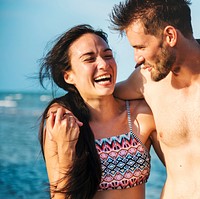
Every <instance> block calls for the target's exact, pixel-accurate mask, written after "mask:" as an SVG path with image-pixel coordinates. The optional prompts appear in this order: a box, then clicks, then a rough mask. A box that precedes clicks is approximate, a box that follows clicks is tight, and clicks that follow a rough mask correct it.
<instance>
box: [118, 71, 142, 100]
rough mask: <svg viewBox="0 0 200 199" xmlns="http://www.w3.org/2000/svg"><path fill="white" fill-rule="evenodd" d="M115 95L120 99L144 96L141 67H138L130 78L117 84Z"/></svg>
mask: <svg viewBox="0 0 200 199" xmlns="http://www.w3.org/2000/svg"><path fill="white" fill-rule="evenodd" d="M114 96H116V97H118V98H120V99H141V98H144V97H143V76H142V74H141V68H140V67H138V68H136V69H135V70H134V71H133V72H132V73H131V75H130V76H129V77H128V79H126V80H124V81H122V82H119V83H117V84H116V87H115V91H114Z"/></svg>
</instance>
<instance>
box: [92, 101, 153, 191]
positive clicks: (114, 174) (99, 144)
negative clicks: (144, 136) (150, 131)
mask: <svg viewBox="0 0 200 199" xmlns="http://www.w3.org/2000/svg"><path fill="white" fill-rule="evenodd" d="M126 109H127V114H128V124H129V129H130V132H129V133H126V134H121V135H119V136H112V137H109V138H103V139H96V140H95V143H96V148H97V151H98V154H99V156H100V160H101V168H102V176H101V183H100V185H99V190H98V191H103V190H113V189H126V188H131V187H135V186H137V185H140V184H143V183H145V182H147V179H148V178H149V175H150V154H149V151H148V149H147V148H146V147H145V145H144V144H143V143H142V142H141V141H140V140H139V138H138V137H137V136H136V135H135V134H134V133H133V132H132V124H131V115H130V107H129V102H128V101H126Z"/></svg>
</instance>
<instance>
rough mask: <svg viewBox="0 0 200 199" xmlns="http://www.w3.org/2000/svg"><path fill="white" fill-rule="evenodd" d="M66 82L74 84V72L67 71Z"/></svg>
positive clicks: (65, 74)
mask: <svg viewBox="0 0 200 199" xmlns="http://www.w3.org/2000/svg"><path fill="white" fill-rule="evenodd" d="M64 80H65V81H66V82H67V83H68V84H74V81H73V74H72V71H65V73H64Z"/></svg>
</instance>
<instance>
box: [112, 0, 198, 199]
mask: <svg viewBox="0 0 200 199" xmlns="http://www.w3.org/2000/svg"><path fill="white" fill-rule="evenodd" d="M189 4H190V2H189V1H187V0H176V1H175V0H127V1H126V2H125V3H120V4H119V5H115V7H114V8H113V11H112V14H111V15H110V18H111V22H112V23H113V25H114V26H113V27H114V29H115V30H119V31H120V33H123V32H125V33H126V36H127V38H128V40H129V42H130V44H131V45H132V46H133V48H134V56H135V60H136V62H137V63H138V64H142V69H141V68H140V67H138V68H137V69H136V70H135V71H134V72H133V73H132V74H131V75H130V77H129V78H128V79H127V80H125V81H123V82H120V83H119V84H118V86H117V88H116V91H115V95H117V96H118V97H120V98H124V99H133V98H141V97H144V98H145V100H146V101H147V103H148V104H149V106H150V107H151V109H152V111H153V114H154V119H155V122H156V128H157V132H158V136H159V140H160V144H161V148H162V151H163V153H164V157H165V163H166V170H167V179H166V183H165V185H164V187H163V191H162V193H161V198H162V199H179V198H180V199H199V198H200V190H199V188H200V45H199V44H198V42H197V41H196V40H195V39H194V37H193V32H192V26H191V16H190V8H189Z"/></svg>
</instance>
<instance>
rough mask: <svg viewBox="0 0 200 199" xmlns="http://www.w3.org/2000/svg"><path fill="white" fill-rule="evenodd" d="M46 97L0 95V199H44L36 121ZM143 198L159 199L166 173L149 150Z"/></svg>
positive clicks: (43, 171)
mask: <svg viewBox="0 0 200 199" xmlns="http://www.w3.org/2000/svg"><path fill="white" fill-rule="evenodd" d="M50 99H51V95H50V94H46V93H31V92H29V93H28V92H0V152H1V155H0V199H48V198H49V194H48V178H47V173H46V168H45V163H44V160H43V157H42V154H41V149H40V144H39V140H38V129H39V118H40V115H41V113H42V111H43V110H44V108H45V106H46V105H47V104H48V101H49V100H50ZM151 164H152V167H151V175H150V178H149V180H148V183H147V191H146V198H147V199H159V196H160V192H161V189H162V186H163V184H164V181H165V178H166V173H165V168H164V166H163V165H162V164H161V163H160V161H159V160H158V158H157V156H156V155H155V153H154V152H153V151H151Z"/></svg>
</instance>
